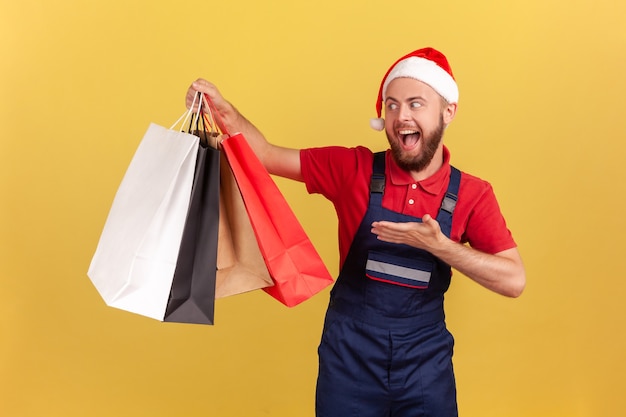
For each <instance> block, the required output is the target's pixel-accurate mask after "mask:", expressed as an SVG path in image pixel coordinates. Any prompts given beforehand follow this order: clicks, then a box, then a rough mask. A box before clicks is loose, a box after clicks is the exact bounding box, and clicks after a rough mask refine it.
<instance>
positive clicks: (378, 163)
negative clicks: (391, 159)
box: [370, 152, 385, 195]
mask: <svg viewBox="0 0 626 417" xmlns="http://www.w3.org/2000/svg"><path fill="white" fill-rule="evenodd" d="M373 168H374V172H373V173H372V178H371V180H370V195H371V194H372V193H378V194H383V193H384V191H385V152H376V153H375V154H374V166H373Z"/></svg>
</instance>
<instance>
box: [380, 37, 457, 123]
mask: <svg viewBox="0 0 626 417" xmlns="http://www.w3.org/2000/svg"><path fill="white" fill-rule="evenodd" d="M401 77H405V78H413V79H415V80H418V81H421V82H423V83H425V84H428V85H429V86H430V87H431V88H432V89H433V90H435V91H436V92H437V93H439V95H441V96H442V97H443V98H444V99H446V101H448V103H457V102H458V101H459V89H458V87H457V85H456V81H455V80H454V75H452V69H451V68H450V64H448V60H447V59H446V57H445V56H444V55H443V54H442V53H441V52H439V51H437V50H436V49H433V48H422V49H418V50H416V51H413V52H411V53H410V54H408V55H405V56H403V57H402V58H400V59H399V60H397V61H396V62H395V63H394V64H393V65H392V66H391V68H389V70H388V71H387V73H386V74H385V77H384V78H383V81H382V82H381V84H380V89H379V90H378V99H377V100H376V114H377V115H378V118H376V119H371V120H370V126H371V127H372V128H373V129H376V130H383V129H384V128H385V120H384V119H382V118H381V114H382V109H383V101H384V99H385V95H386V93H387V86H389V83H390V82H391V81H393V80H394V79H396V78H401Z"/></svg>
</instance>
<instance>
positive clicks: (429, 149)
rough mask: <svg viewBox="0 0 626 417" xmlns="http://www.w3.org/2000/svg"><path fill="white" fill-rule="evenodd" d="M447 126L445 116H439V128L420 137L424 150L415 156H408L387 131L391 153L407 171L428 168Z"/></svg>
mask: <svg viewBox="0 0 626 417" xmlns="http://www.w3.org/2000/svg"><path fill="white" fill-rule="evenodd" d="M444 129H445V126H444V123H443V116H440V117H439V125H438V126H437V128H436V129H435V130H434V131H433V132H431V133H430V134H428V135H424V136H422V137H421V138H420V140H421V141H422V150H421V152H420V154H419V155H417V156H415V157H411V156H407V155H406V154H404V151H403V150H402V147H401V146H400V145H399V144H398V142H396V141H394V140H390V139H389V134H388V133H387V140H388V141H389V145H390V146H391V153H392V155H393V158H394V159H395V161H396V163H397V164H398V166H399V167H400V168H402V169H404V170H406V171H416V172H419V171H421V170H423V169H424V168H426V167H427V166H428V164H430V161H432V159H433V157H434V156H435V153H436V152H437V149H438V148H439V144H440V143H441V139H442V138H443V132H444Z"/></svg>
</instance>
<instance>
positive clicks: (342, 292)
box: [316, 153, 461, 417]
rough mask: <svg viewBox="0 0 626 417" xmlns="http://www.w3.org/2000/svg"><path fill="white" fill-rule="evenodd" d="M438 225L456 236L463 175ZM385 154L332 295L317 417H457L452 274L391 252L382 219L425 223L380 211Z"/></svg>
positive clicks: (416, 253)
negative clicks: (447, 300) (379, 228)
mask: <svg viewBox="0 0 626 417" xmlns="http://www.w3.org/2000/svg"><path fill="white" fill-rule="evenodd" d="M451 168H452V172H451V174H450V184H449V186H448V189H447V193H446V197H445V198H444V200H443V202H442V205H441V209H440V210H439V214H438V216H437V221H438V222H439V224H440V225H441V230H442V232H443V233H445V235H446V236H448V237H449V236H450V230H451V225H452V212H453V211H454V206H455V204H456V198H457V194H458V188H459V182H460V176H461V174H460V172H459V171H458V170H457V169H456V168H454V167H451ZM384 184H385V155H384V153H377V154H375V156H374V173H373V175H372V179H371V184H370V202H369V207H368V209H367V212H366V214H365V217H364V218H363V220H362V222H361V225H360V226H359V229H358V231H357V233H356V235H355V237H354V240H353V242H352V246H351V247H350V250H349V252H348V256H347V257H346V260H345V262H344V265H343V267H342V269H341V272H340V274H339V277H338V278H337V281H336V283H335V286H334V287H333V290H332V291H331V297H330V304H329V307H328V311H327V314H326V320H325V323H324V332H323V334H322V341H321V343H320V346H319V350H318V352H319V361H320V363H319V374H318V381H317V393H316V415H317V416H318V417H357V416H358V417H418V416H424V417H426V416H428V417H434V416H437V417H453V416H454V417H456V416H457V414H458V413H457V405H456V386H455V381H454V372H453V369H452V351H453V345H454V339H453V338H452V335H451V334H450V333H449V332H448V330H447V328H446V325H445V321H444V310H443V298H444V296H443V294H444V293H445V292H446V290H447V289H448V287H449V285H450V278H451V269H450V266H449V265H447V264H445V263H444V262H442V261H440V260H439V259H438V258H436V257H434V256H433V255H431V254H430V253H428V252H426V251H423V250H420V249H416V248H413V247H410V246H407V245H399V244H393V243H386V242H382V241H380V240H378V239H377V238H376V236H375V235H374V234H373V233H372V232H371V224H372V222H374V221H378V220H388V221H394V222H412V221H413V222H414V221H421V219H419V218H415V217H413V216H407V215H404V214H401V213H396V212H394V211H391V210H387V209H385V208H383V207H382V196H383V191H384Z"/></svg>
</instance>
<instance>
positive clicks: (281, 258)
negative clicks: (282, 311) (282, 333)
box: [221, 133, 333, 307]
mask: <svg viewBox="0 0 626 417" xmlns="http://www.w3.org/2000/svg"><path fill="white" fill-rule="evenodd" d="M221 144H222V150H223V152H224V154H225V155H226V159H227V160H228V164H229V165H230V168H231V169H232V172H233V174H234V176H235V179H236V181H237V185H238V187H239V191H240V192H241V195H242V197H243V201H244V203H245V207H246V210H247V213H248V216H249V218H250V222H251V224H252V227H253V229H254V233H255V236H256V240H257V243H258V245H259V248H260V250H261V253H262V255H263V258H264V260H265V264H266V265H267V269H268V271H269V273H270V275H271V277H272V279H273V281H274V285H273V286H271V287H267V288H264V289H263V290H264V291H266V292H267V293H268V294H270V295H271V296H272V297H274V298H275V299H277V300H278V301H280V302H282V303H283V304H285V305H286V306H289V307H292V306H295V305H297V304H299V303H301V302H303V301H305V300H307V299H309V298H311V297H312V296H313V295H315V294H317V293H318V292H320V291H321V290H323V289H324V288H326V287H327V286H328V285H330V284H332V282H333V279H332V277H331V275H330V273H329V272H328V270H327V269H326V267H325V265H324V263H323V261H322V259H321V258H320V256H319V254H318V253H317V251H316V250H315V247H314V246H313V244H312V243H311V241H310V240H309V238H308V236H307V235H306V232H305V231H304V229H303V228H302V226H301V225H300V223H299V222H298V219H297V218H296V216H295V214H294V213H293V211H292V210H291V208H290V207H289V205H288V203H287V201H286V200H285V198H284V197H283V195H282V194H281V192H280V190H279V189H278V186H277V185H276V184H275V183H274V181H273V180H272V178H271V177H270V175H269V173H268V172H267V170H266V169H265V167H263V165H262V164H261V162H260V161H259V160H258V158H257V157H256V155H255V154H254V152H253V151H252V149H251V148H250V146H249V145H248V143H247V141H246V139H245V138H244V136H243V135H242V134H240V133H238V134H235V135H233V136H230V137H228V138H227V139H224V140H223V141H222V142H221Z"/></svg>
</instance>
